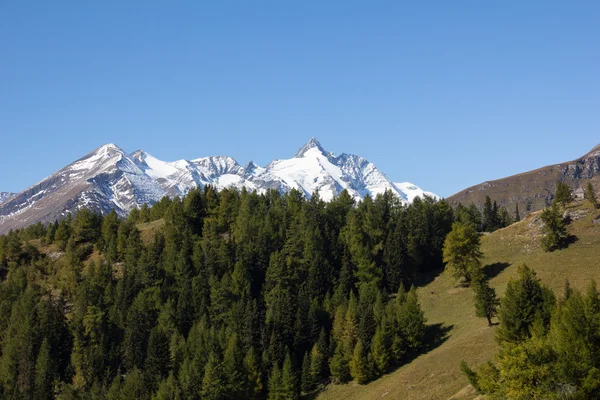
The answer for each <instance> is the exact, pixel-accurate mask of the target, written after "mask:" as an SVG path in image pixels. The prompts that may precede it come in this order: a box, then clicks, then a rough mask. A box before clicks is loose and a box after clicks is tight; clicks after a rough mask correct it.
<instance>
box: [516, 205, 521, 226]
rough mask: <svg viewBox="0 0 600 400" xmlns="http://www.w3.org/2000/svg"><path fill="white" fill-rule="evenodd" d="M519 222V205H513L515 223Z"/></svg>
mask: <svg viewBox="0 0 600 400" xmlns="http://www.w3.org/2000/svg"><path fill="white" fill-rule="evenodd" d="M519 221H521V214H520V213H519V203H517V204H515V222H519Z"/></svg>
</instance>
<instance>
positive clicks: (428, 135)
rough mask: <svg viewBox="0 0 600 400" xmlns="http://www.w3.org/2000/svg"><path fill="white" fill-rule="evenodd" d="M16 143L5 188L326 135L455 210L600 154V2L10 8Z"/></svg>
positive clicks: (2, 6) (7, 122)
mask: <svg viewBox="0 0 600 400" xmlns="http://www.w3.org/2000/svg"><path fill="white" fill-rule="evenodd" d="M0 135H1V136H0V171H1V178H0V191H20V190H22V189H24V188H26V187H28V186H30V185H32V184H34V183H35V182H37V181H39V180H40V179H42V178H44V177H45V176H47V175H49V174H51V173H52V172H54V171H56V170H57V169H59V168H61V167H63V166H65V165H66V164H68V163H69V162H71V161H73V160H75V159H77V158H79V157H81V156H83V155H84V154H86V153H87V152H89V151H91V150H93V149H94V148H96V147H98V146H100V145H102V144H104V143H108V142H114V143H116V144H118V145H119V146H121V147H123V148H124V149H125V150H128V151H134V150H137V149H138V148H143V149H144V150H146V151H147V152H149V153H151V154H153V155H155V156H156V157H158V158H160V159H163V160H175V159H180V158H187V159H190V158H197V157H201V156H207V155H223V154H226V155H231V156H232V157H234V158H236V159H237V160H238V162H240V163H241V164H245V163H246V162H248V161H250V160H254V161H255V162H257V163H258V164H262V165H264V164H266V163H268V162H269V161H271V160H272V159H274V158H287V157H291V156H292V155H293V154H294V153H295V152H296V150H297V149H298V148H299V147H300V146H302V144H303V143H305V142H306V141H307V140H308V139H309V138H310V137H311V136H316V137H317V138H318V139H319V140H320V142H321V144H322V145H323V147H325V148H326V149H327V150H329V151H333V152H335V153H340V152H347V153H354V154H359V155H362V156H363V157H366V158H367V159H369V160H370V161H372V162H374V163H375V164H376V165H377V166H378V167H379V168H380V169H381V170H382V171H383V172H385V173H386V174H387V175H388V177H389V178H391V179H393V180H395V181H405V180H408V181H412V182H414V183H415V184H417V185H419V186H421V187H422V188H424V189H426V190H431V191H434V192H436V193H438V194H440V195H443V196H449V195H451V194H453V193H454V192H456V191H458V190H461V189H463V188H465V187H467V186H470V185H473V184H477V183H479V182H482V181H485V180H489V179H494V178H500V177H504V176H507V175H510V174H514V173H518V172H522V171H525V170H529V169H533V168H537V167H541V166H543V165H546V164H551V163H556V162H560V161H566V160H569V159H573V158H577V157H579V156H580V155H583V154H584V153H586V152H587V151H588V150H589V149H591V148H592V147H593V146H595V145H596V144H598V143H600V2H598V1H578V2H565V1H549V0H546V1H497V2H490V1H445V0H444V1H418V2H408V1H279V0H273V1H260V0H258V1H243V0H239V1H189V2H181V1H173V2H167V1H160V2H159V1H95V2H92V1H18V0H5V1H2V2H0Z"/></svg>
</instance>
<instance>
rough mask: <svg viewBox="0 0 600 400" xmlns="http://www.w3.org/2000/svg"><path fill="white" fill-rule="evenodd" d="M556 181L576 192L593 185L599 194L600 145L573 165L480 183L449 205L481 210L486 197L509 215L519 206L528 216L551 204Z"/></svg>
mask: <svg viewBox="0 0 600 400" xmlns="http://www.w3.org/2000/svg"><path fill="white" fill-rule="evenodd" d="M557 181H562V182H565V183H567V184H568V185H569V186H571V188H572V189H573V190H575V189H578V188H580V187H585V186H586V185H587V183H588V182H591V183H592V185H594V187H595V188H596V190H599V189H600V145H598V146H596V147H594V148H593V149H592V150H591V151H590V152H588V153H587V154H586V155H584V156H583V157H581V158H578V159H576V160H573V161H570V162H566V163H561V164H555V165H549V166H546V167H543V168H539V169H536V170H533V171H529V172H525V173H522V174H518V175H513V176H509V177H507V178H503V179H498V180H494V181H488V182H483V183H480V184H479V185H475V186H472V187H470V188H467V189H465V190H462V191H460V192H458V193H456V194H454V195H452V196H450V197H449V198H448V201H449V202H450V203H451V204H453V205H456V204H458V203H463V204H470V203H474V204H476V205H478V206H480V207H482V206H483V204H484V202H485V197H486V196H489V197H490V198H491V199H492V200H495V201H496V202H497V203H498V204H499V205H500V206H503V207H506V208H507V210H508V211H509V212H513V211H514V210H515V207H516V206H517V205H518V206H519V212H520V213H521V215H526V214H528V213H530V212H532V211H537V210H541V209H543V208H544V207H547V206H548V205H550V204H551V203H552V200H553V199H554V191H555V189H556V182H557Z"/></svg>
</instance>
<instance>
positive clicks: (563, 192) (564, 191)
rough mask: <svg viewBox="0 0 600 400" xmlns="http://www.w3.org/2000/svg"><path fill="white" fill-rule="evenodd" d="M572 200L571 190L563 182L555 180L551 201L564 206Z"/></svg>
mask: <svg viewBox="0 0 600 400" xmlns="http://www.w3.org/2000/svg"><path fill="white" fill-rule="evenodd" d="M572 201H573V190H572V189H571V187H570V186H569V185H567V184H566V183H564V182H560V181H559V182H556V191H555V192H554V200H553V203H556V204H559V205H561V206H563V207H564V206H566V205H567V204H569V203H571V202H572Z"/></svg>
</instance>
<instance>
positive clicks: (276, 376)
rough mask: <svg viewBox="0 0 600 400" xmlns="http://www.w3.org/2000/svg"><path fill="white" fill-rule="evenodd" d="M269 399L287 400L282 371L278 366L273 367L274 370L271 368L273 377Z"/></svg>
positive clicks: (270, 383)
mask: <svg viewBox="0 0 600 400" xmlns="http://www.w3.org/2000/svg"><path fill="white" fill-rule="evenodd" d="M267 398H268V399H269V400H283V399H285V395H284V394H283V389H282V381H281V369H280V368H279V365H277V364H275V365H273V368H271V375H270V376H269V392H268V396H267Z"/></svg>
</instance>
